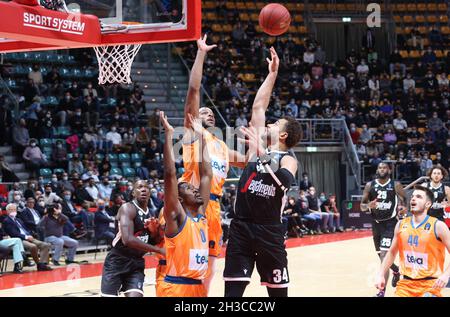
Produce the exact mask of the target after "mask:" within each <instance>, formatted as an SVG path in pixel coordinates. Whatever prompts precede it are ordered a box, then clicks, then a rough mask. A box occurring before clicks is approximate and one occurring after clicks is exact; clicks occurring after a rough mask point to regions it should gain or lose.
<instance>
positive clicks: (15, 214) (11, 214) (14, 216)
mask: <svg viewBox="0 0 450 317" xmlns="http://www.w3.org/2000/svg"><path fill="white" fill-rule="evenodd" d="M9 216H10V217H12V218H16V216H17V212H16V211H13V212H12V213H10V214H9Z"/></svg>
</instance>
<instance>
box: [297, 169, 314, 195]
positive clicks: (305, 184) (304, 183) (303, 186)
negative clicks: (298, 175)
mask: <svg viewBox="0 0 450 317" xmlns="http://www.w3.org/2000/svg"><path fill="white" fill-rule="evenodd" d="M299 186H300V190H304V191H306V190H308V189H309V188H310V187H311V186H313V184H312V183H311V181H310V179H309V175H308V173H306V172H304V173H303V174H302V180H301V181H300V184H299Z"/></svg>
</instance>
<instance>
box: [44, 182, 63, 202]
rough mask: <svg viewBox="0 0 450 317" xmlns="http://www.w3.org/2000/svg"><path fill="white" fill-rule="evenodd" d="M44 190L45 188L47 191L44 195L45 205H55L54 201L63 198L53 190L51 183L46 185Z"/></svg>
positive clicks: (59, 200)
mask: <svg viewBox="0 0 450 317" xmlns="http://www.w3.org/2000/svg"><path fill="white" fill-rule="evenodd" d="M44 190H45V192H44V195H43V197H44V202H45V205H47V206H49V205H53V204H54V203H58V202H61V201H62V198H61V197H59V196H58V195H56V193H54V192H53V189H52V185H51V184H47V185H45V187H44Z"/></svg>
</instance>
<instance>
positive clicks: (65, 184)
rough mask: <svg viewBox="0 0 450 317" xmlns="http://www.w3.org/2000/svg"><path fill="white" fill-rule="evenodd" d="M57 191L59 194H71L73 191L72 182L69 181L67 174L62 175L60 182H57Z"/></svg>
mask: <svg viewBox="0 0 450 317" xmlns="http://www.w3.org/2000/svg"><path fill="white" fill-rule="evenodd" d="M58 190H59V191H61V192H62V191H64V190H68V191H69V192H71V193H73V192H74V191H75V187H73V184H72V182H71V181H70V180H69V174H67V173H66V172H64V173H63V174H62V178H61V180H59V181H58Z"/></svg>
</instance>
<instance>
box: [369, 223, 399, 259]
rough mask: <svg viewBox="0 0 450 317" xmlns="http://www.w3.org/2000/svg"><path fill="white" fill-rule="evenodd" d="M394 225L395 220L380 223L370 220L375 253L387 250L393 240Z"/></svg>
mask: <svg viewBox="0 0 450 317" xmlns="http://www.w3.org/2000/svg"><path fill="white" fill-rule="evenodd" d="M396 225H397V218H392V219H389V220H385V221H380V222H376V221H375V220H372V233H373V243H374V245H375V250H376V251H377V252H379V251H388V250H389V248H390V247H391V244H392V240H393V239H394V232H395V226H396Z"/></svg>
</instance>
